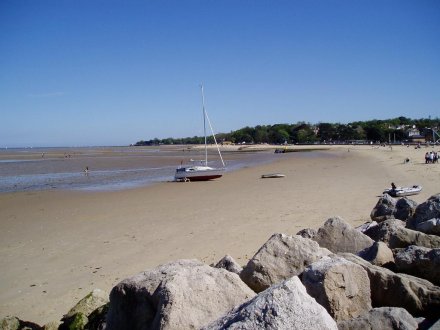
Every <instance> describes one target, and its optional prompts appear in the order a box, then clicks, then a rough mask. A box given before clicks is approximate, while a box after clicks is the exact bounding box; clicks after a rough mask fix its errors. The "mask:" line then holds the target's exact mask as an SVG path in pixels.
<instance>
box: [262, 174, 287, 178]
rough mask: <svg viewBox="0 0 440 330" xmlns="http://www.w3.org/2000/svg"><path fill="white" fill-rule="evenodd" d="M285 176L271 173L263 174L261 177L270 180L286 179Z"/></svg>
mask: <svg viewBox="0 0 440 330" xmlns="http://www.w3.org/2000/svg"><path fill="white" fill-rule="evenodd" d="M284 177H285V175H284V174H281V173H271V174H263V175H262V176H261V178H262V179H269V178H284Z"/></svg>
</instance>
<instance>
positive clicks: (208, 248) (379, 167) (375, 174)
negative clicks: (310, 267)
mask: <svg viewBox="0 0 440 330" xmlns="http://www.w3.org/2000/svg"><path fill="white" fill-rule="evenodd" d="M329 148H330V149H331V150H329V151H323V152H322V153H323V156H317V157H306V158H301V157H294V156H291V155H288V157H280V159H279V160H277V161H275V162H272V163H269V164H263V165H258V166H252V167H247V168H242V169H240V170H236V171H233V172H228V173H226V174H225V175H224V177H223V178H221V179H219V180H216V181H212V182H192V183H171V182H165V183H158V184H154V185H152V186H147V187H142V188H136V189H129V190H121V191H107V192H78V191H58V190H57V191H32V192H17V193H5V194H0V219H1V224H0V229H1V230H0V239H1V242H2V245H1V249H0V259H1V260H2V264H3V265H5V266H4V270H3V271H2V274H0V317H3V316H6V315H8V314H12V315H17V316H19V317H20V318H22V319H26V320H31V321H35V322H37V323H40V324H44V323H46V322H48V321H53V320H57V319H59V318H61V316H62V315H63V314H64V313H66V312H67V311H68V309H69V308H70V307H72V306H73V304H74V303H75V302H76V301H78V300H79V299H81V298H82V297H83V296H84V295H86V294H87V293H88V292H89V291H91V290H92V289H94V288H100V289H104V290H107V291H109V290H110V289H111V288H112V287H113V286H114V285H115V284H116V283H117V282H118V281H120V280H122V279H123V278H125V277H127V276H131V275H134V274H136V273H138V272H140V271H142V270H145V269H148V268H152V267H155V266H157V265H159V264H161V263H164V262H168V261H171V260H176V259H180V258H197V259H199V260H201V261H203V262H205V263H207V264H209V263H212V262H216V261H218V260H219V259H220V258H222V257H223V256H224V255H225V254H230V255H232V256H233V257H234V258H235V259H236V260H237V261H238V262H239V263H240V264H245V263H246V262H247V260H248V259H249V258H251V257H252V255H253V254H254V253H255V252H256V250H257V249H258V248H259V247H260V246H261V245H262V244H263V243H264V242H265V241H266V240H267V239H268V238H269V237H270V235H272V234H273V233H276V232H283V233H286V234H290V235H293V234H295V233H296V232H298V231H299V230H300V229H303V228H317V227H319V226H320V225H321V224H322V223H323V222H324V221H325V220H326V219H328V218H330V217H332V216H335V215H339V216H341V217H343V218H344V219H345V220H346V221H347V222H349V223H350V224H352V225H353V226H357V225H360V224H362V223H364V222H366V221H368V220H369V214H370V212H371V210H372V208H373V207H374V205H375V203H376V202H377V199H378V196H379V195H380V194H381V192H382V190H383V189H384V188H386V187H387V186H388V185H389V184H390V183H391V182H396V183H398V184H399V185H412V184H421V185H422V186H423V191H422V193H421V194H420V195H417V196H411V197H410V198H411V199H413V200H415V201H417V202H419V203H420V202H422V201H424V200H426V199H427V198H428V197H429V196H431V195H433V194H435V193H438V192H439V191H440V189H439V188H440V185H439V183H440V175H439V174H440V165H439V164H432V165H425V164H423V154H424V152H425V151H427V150H428V151H429V150H431V148H429V149H428V148H422V149H419V150H415V149H414V148H412V147H411V148H407V147H402V146H397V147H394V146H393V149H392V150H391V149H389V148H383V147H380V148H376V147H374V148H373V147H371V146H335V147H329ZM435 150H437V149H435ZM405 158H410V162H409V163H407V164H404V162H403V160H404V159H405ZM274 172H280V173H283V174H285V175H286V177H285V178H281V179H261V178H260V177H261V175H262V174H265V173H274Z"/></svg>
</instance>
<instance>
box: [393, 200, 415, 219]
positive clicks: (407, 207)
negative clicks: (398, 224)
mask: <svg viewBox="0 0 440 330" xmlns="http://www.w3.org/2000/svg"><path fill="white" fill-rule="evenodd" d="M416 208H417V202H415V201H413V200H412V199H409V198H406V197H403V198H399V200H398V201H397V203H396V212H395V213H394V217H395V218H396V219H399V220H403V221H405V222H406V221H407V220H408V219H409V218H411V217H412V216H413V215H414V213H415V211H416Z"/></svg>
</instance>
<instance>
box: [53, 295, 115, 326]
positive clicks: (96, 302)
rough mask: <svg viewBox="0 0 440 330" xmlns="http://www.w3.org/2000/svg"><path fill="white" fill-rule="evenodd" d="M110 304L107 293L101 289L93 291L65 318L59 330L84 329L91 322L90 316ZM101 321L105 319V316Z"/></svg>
mask: <svg viewBox="0 0 440 330" xmlns="http://www.w3.org/2000/svg"><path fill="white" fill-rule="evenodd" d="M108 302H109V298H108V294H107V293H106V292H104V291H102V290H100V289H95V290H93V291H92V292H90V293H89V294H88V295H87V296H85V297H84V298H83V299H81V300H80V301H79V302H78V303H77V304H76V305H75V306H74V307H72V308H71V309H70V311H69V312H68V313H67V314H66V315H64V316H63V318H62V319H61V322H62V324H61V325H60V326H59V329H60V330H64V329H69V330H71V329H84V328H85V326H86V325H87V324H88V322H89V316H90V315H91V314H92V313H93V312H94V311H95V310H97V309H99V308H100V307H102V306H103V305H106V304H107V303H108ZM95 314H96V313H95ZM101 319H105V315H103V316H102V317H101Z"/></svg>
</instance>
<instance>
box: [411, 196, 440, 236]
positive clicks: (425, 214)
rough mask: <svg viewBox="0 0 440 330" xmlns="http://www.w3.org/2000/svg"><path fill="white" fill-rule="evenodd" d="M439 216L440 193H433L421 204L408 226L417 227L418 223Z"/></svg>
mask: <svg viewBox="0 0 440 330" xmlns="http://www.w3.org/2000/svg"><path fill="white" fill-rule="evenodd" d="M437 218H440V194H437V195H433V196H431V197H429V198H428V200H427V201H426V202H424V203H422V204H419V205H418V206H417V208H416V211H415V212H414V215H413V216H412V218H411V219H409V220H408V221H407V225H406V226H407V227H408V228H410V229H415V228H417V225H418V224H420V223H422V222H425V221H428V220H431V219H437Z"/></svg>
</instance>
